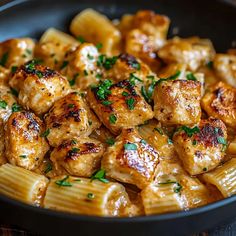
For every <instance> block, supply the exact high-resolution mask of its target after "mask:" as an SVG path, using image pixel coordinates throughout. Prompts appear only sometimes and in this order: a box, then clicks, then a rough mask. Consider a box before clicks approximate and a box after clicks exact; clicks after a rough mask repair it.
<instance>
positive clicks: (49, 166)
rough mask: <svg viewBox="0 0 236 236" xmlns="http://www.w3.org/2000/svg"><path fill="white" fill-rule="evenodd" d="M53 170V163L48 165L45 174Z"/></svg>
mask: <svg viewBox="0 0 236 236" xmlns="http://www.w3.org/2000/svg"><path fill="white" fill-rule="evenodd" d="M51 170H52V165H51V163H48V164H47V167H46V169H45V170H44V174H47V173H48V172H50V171H51Z"/></svg>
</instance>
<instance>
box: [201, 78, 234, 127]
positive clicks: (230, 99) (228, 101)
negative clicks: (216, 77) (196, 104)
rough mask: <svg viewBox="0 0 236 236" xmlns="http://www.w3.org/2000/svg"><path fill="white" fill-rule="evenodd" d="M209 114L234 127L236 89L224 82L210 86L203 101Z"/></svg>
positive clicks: (202, 103) (203, 106)
mask: <svg viewBox="0 0 236 236" xmlns="http://www.w3.org/2000/svg"><path fill="white" fill-rule="evenodd" d="M201 105H202V108H203V109H204V110H205V111H206V112H207V114H208V115H209V116H213V117H216V118H219V119H221V120H222V121H224V123H225V124H226V125H228V126H230V127H232V128H235V127H236V89H235V88H233V87H231V86H230V85H227V84H225V83H224V82H218V83H217V84H214V85H212V86H211V87H209V90H208V91H207V92H206V93H205V96H204V97H203V98H202V101H201Z"/></svg>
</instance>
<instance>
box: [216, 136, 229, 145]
mask: <svg viewBox="0 0 236 236" xmlns="http://www.w3.org/2000/svg"><path fill="white" fill-rule="evenodd" d="M217 142H218V143H219V144H223V145H227V141H226V139H225V138H224V137H221V136H218V137H217Z"/></svg>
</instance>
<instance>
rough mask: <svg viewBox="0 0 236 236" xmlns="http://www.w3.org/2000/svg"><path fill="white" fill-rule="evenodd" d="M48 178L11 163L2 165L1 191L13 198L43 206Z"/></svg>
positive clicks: (0, 174)
mask: <svg viewBox="0 0 236 236" xmlns="http://www.w3.org/2000/svg"><path fill="white" fill-rule="evenodd" d="M47 184H48V179H47V178H46V177H45V176H43V175H39V174H36V173H33V172H31V171H29V170H26V169H23V168H21V167H17V166H14V165H11V164H4V165H2V166H1V167H0V193H1V194H4V195H6V196H8V197H11V198H13V199H16V200H19V201H23V202H25V203H29V204H32V205H36V206H41V205H42V201H43V198H44V194H45V191H46V187H47Z"/></svg>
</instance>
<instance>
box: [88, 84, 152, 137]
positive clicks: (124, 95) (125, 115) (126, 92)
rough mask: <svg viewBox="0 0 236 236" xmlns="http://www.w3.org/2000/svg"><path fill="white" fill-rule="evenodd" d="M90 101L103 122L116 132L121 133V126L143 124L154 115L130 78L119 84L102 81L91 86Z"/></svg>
mask: <svg viewBox="0 0 236 236" xmlns="http://www.w3.org/2000/svg"><path fill="white" fill-rule="evenodd" d="M88 101H89V104H90V107H91V108H92V109H93V110H94V111H95V113H96V114H97V116H98V117H99V119H100V120H101V121H102V123H103V124H104V125H105V126H106V127H107V128H108V129H110V131H111V132H112V133H114V134H119V133H120V130H121V128H127V127H130V126H135V125H139V124H142V123H144V121H146V120H149V119H151V118H152V117H153V111H152V108H151V106H150V105H149V104H148V103H147V102H146V101H145V100H144V98H143V97H142V96H141V95H140V93H139V92H138V90H137V88H136V87H135V86H133V85H132V84H131V82H130V81H128V80H124V81H121V82H119V83H117V84H112V82H111V81H110V80H104V81H102V82H101V83H100V84H99V85H98V86H96V87H92V88H90V90H89V91H88Z"/></svg>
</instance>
